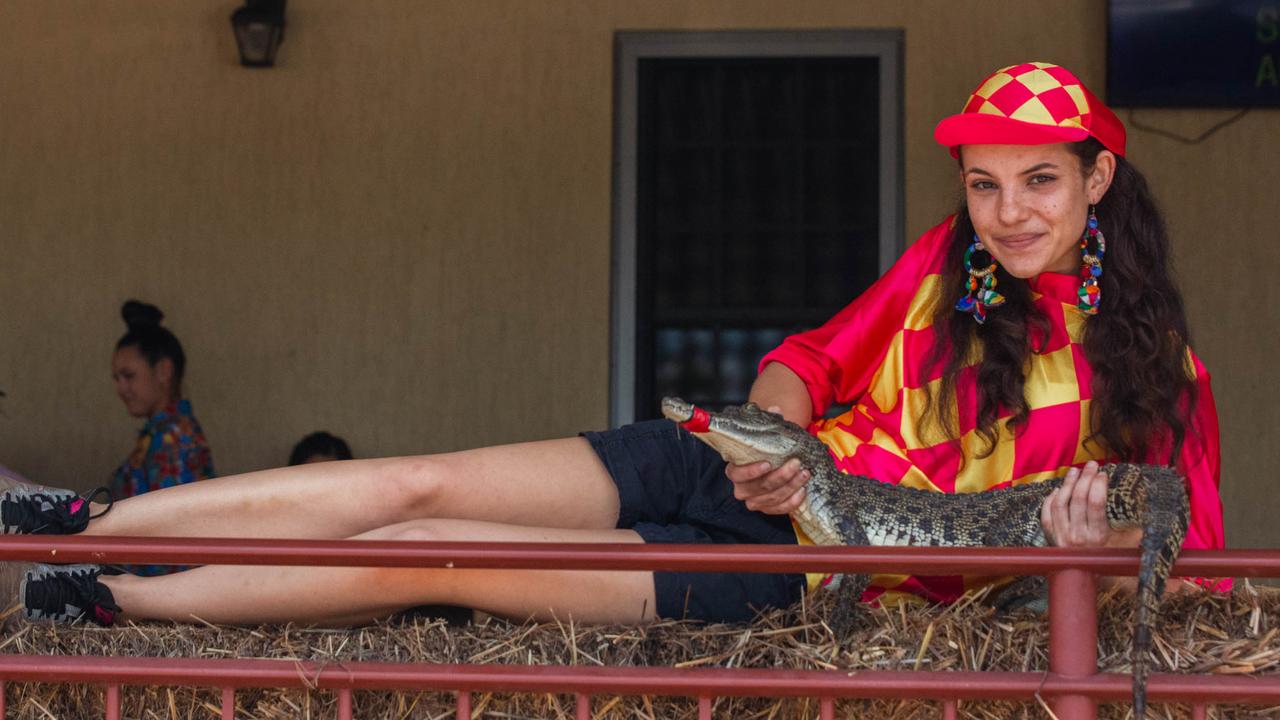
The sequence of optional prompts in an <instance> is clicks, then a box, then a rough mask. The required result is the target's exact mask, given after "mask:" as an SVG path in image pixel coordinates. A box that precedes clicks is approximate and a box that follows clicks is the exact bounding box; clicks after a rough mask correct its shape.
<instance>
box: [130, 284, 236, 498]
mask: <svg viewBox="0 0 1280 720" xmlns="http://www.w3.org/2000/svg"><path fill="white" fill-rule="evenodd" d="M120 314H121V315H122V316H123V317H124V322H125V325H126V326H128V331H127V332H125V334H124V336H123V337H121V338H120V340H119V342H117V343H116V350H115V353H114V354H113V355H112V357H111V378H112V379H113V380H115V383H116V394H117V395H119V396H120V401H121V402H123V403H124V406H125V409H126V410H128V411H129V414H130V415H132V416H133V417H136V418H145V419H146V424H145V425H143V427H142V430H140V431H139V432H138V441H137V443H136V444H135V445H134V448H133V452H131V453H130V454H129V457H128V458H126V459H125V461H124V462H123V463H121V464H120V467H118V468H116V471H115V473H113V474H112V477H111V496H112V498H114V499H116V500H122V499H124V498H128V497H133V496H135V495H141V494H143V493H145V492H150V491H152V490H159V489H160V488H166V487H173V486H174V485H182V484H184V483H189V482H192V481H195V480H203V479H205V478H211V477H213V475H214V473H213V455H212V453H211V452H210V450H209V443H208V442H207V441H206V440H205V437H204V432H203V431H202V430H201V429H200V423H199V422H197V421H196V418H195V415H192V414H191V401H189V400H186V399H185V398H183V397H182V377H183V374H184V373H185V371H186V366H187V357H186V354H185V353H184V352H183V351H182V344H181V343H179V342H178V338H177V337H175V336H174V334H173V333H172V332H169V329H168V328H165V327H163V326H162V325H161V324H160V321H161V320H163V319H164V313H162V312H160V308H157V307H156V306H154V305H148V304H146V303H141V302H138V301H137V300H130V301H128V302H126V303H125V304H124V307H122V308H121V309H120Z"/></svg>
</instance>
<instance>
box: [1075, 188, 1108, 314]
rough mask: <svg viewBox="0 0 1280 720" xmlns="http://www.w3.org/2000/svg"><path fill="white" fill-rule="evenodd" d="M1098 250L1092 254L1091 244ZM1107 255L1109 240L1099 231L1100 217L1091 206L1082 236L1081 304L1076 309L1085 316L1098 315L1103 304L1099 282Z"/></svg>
mask: <svg viewBox="0 0 1280 720" xmlns="http://www.w3.org/2000/svg"><path fill="white" fill-rule="evenodd" d="M1091 240H1092V241H1093V245H1094V246H1095V247H1096V248H1097V249H1096V251H1095V252H1093V253H1092V254H1091V253H1090V252H1089V243H1090V241H1091ZM1106 254H1107V239H1106V238H1105V237H1103V235H1102V231H1101V230H1099V229H1098V217H1097V216H1096V215H1094V213H1093V206H1092V205H1090V206H1089V220H1088V221H1087V222H1086V223H1085V228H1084V233H1083V234H1082V235H1081V236H1080V260H1081V262H1080V290H1079V292H1078V294H1079V296H1080V302H1079V303H1077V304H1076V307H1078V308H1080V312H1082V313H1084V314H1085V315H1097V314H1098V305H1099V304H1100V303H1101V302H1102V288H1101V287H1099V286H1098V280H1099V279H1101V278H1102V256H1103V255H1106Z"/></svg>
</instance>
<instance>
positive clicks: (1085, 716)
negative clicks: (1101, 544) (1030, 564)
mask: <svg viewBox="0 0 1280 720" xmlns="http://www.w3.org/2000/svg"><path fill="white" fill-rule="evenodd" d="M1097 587H1098V583H1097V578H1095V577H1094V575H1093V573H1091V572H1087V571H1085V570H1059V571H1057V572H1055V573H1052V574H1050V575H1049V671H1050V672H1053V673H1057V674H1059V675H1062V676H1064V677H1066V678H1079V677H1086V676H1089V675H1096V674H1097V673H1098V601H1097V592H1098V591H1097ZM1050 704H1051V706H1052V707H1053V712H1054V714H1055V715H1057V716H1058V718H1059V720H1093V719H1094V718H1096V717H1097V716H1098V705H1097V703H1096V702H1095V701H1094V700H1093V698H1091V697H1089V696H1088V695H1060V696H1058V697H1056V698H1054V699H1053V701H1052V702H1051V703H1050Z"/></svg>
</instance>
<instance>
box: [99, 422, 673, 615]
mask: <svg viewBox="0 0 1280 720" xmlns="http://www.w3.org/2000/svg"><path fill="white" fill-rule="evenodd" d="M618 510H619V500H618V492H617V488H616V486H615V485H614V483H613V480H612V479H611V478H610V477H609V475H608V473H607V472H606V470H605V468H604V466H603V465H602V464H601V463H600V460H599V458H597V457H596V454H595V452H594V451H593V450H592V449H591V447H590V445H588V444H587V442H586V441H585V440H583V439H581V438H571V439H565V440H550V441H546V442H536V443H525V444H520V445H509V446H500V447H492V448H482V449H478V450H469V451H465V452H459V453H452V454H448V455H437V456H422V457H408V458H389V459H383V460H358V461H347V462H335V463H322V464H316V465H306V466H298V467H292V468H279V469H274V470H265V471H262V472H255V473H247V474H244V475H238V476H233V477H226V478H219V479H215V480H204V481H201V482H198V483H192V484H190V485H182V486H179V487H175V488H168V489H165V490H159V491H155V492H151V493H148V494H145V495H140V496H138V497H134V498H129V499H127V500H123V501H121V502H119V503H117V504H116V507H115V508H113V509H112V510H111V512H110V513H108V514H107V515H105V516H103V517H101V518H98V519H96V520H94V521H92V522H91V523H90V525H89V528H88V529H87V530H86V531H85V532H86V533H87V534H96V535H141V536H147V535H150V536H165V535H167V536H186V537H190V536H197V537H294V538H344V537H350V538H354V539H366V540H367V539H377V540H385V539H402V540H495V541H511V542H538V541H546V542H640V537H639V536H638V535H636V534H635V533H634V532H632V531H629V530H617V529H615V527H616V524H617V518H618ZM102 582H103V583H104V584H106V585H107V586H108V587H109V588H110V589H111V591H112V593H113V595H114V596H115V599H116V602H117V603H118V604H119V605H120V606H121V607H122V608H123V609H124V616H125V617H132V618H152V619H172V620H178V621H190V620H191V619H192V616H193V615H194V616H196V617H199V618H201V619H204V620H207V621H210V622H224V623H256V622H278V621H288V620H291V621H297V622H305V623H332V624H350V623H353V622H359V621H362V620H371V619H373V618H376V617H381V616H385V615H387V614H389V613H391V612H394V611H396V610H400V609H404V608H407V607H412V606H414V605H421V604H449V605H463V606H466V607H471V608H475V609H479V610H484V611H486V612H490V613H493V614H497V615H501V616H504V617H508V618H512V619H516V620H523V619H525V618H527V617H530V616H534V617H537V618H543V619H545V618H549V617H551V616H552V615H553V614H555V615H558V616H559V617H568V616H572V617H574V618H576V619H578V620H581V621H584V622H607V621H613V622H621V621H626V622H634V621H638V620H645V619H652V618H653V608H654V594H653V575H652V573H648V572H600V571H557V570H536V571H535V570H524V571H512V570H451V569H440V568H422V569H405V568H326V567H256V566H207V567H203V568H197V569H194V570H190V571H187V572H184V573H179V574H176V575H169V576H162V577H154V578H140V577H133V576H115V577H103V578H102Z"/></svg>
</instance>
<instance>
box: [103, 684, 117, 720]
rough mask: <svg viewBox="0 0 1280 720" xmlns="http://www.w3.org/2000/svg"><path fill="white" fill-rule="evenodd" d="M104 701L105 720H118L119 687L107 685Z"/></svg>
mask: <svg viewBox="0 0 1280 720" xmlns="http://www.w3.org/2000/svg"><path fill="white" fill-rule="evenodd" d="M104 700H105V703H106V706H107V720H120V686H119V685H116V684H111V685H108V686H107V693H106V697H105V698H104Z"/></svg>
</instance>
